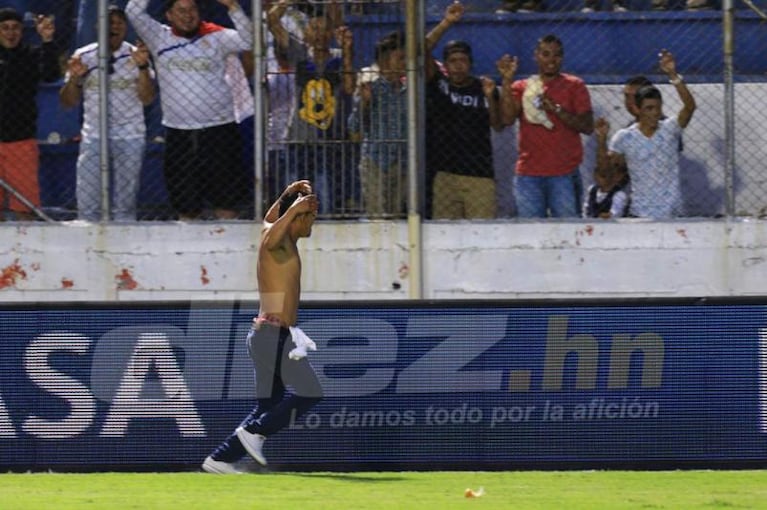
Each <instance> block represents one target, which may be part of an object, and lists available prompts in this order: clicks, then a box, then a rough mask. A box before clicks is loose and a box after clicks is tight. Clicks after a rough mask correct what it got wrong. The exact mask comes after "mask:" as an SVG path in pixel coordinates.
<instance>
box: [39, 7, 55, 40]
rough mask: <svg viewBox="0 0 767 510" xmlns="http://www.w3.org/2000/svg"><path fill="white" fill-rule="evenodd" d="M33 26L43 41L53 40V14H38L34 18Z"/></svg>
mask: <svg viewBox="0 0 767 510" xmlns="http://www.w3.org/2000/svg"><path fill="white" fill-rule="evenodd" d="M35 28H36V29H37V33H38V34H39V35H40V39H42V40H43V42H44V43H47V42H51V41H52V40H53V34H55V33H56V24H55V23H54V22H53V16H45V15H44V14H38V15H37V18H35Z"/></svg>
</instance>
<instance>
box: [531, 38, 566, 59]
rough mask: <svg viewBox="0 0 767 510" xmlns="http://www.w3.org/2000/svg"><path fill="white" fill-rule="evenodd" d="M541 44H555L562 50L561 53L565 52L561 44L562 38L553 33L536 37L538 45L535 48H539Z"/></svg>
mask: <svg viewBox="0 0 767 510" xmlns="http://www.w3.org/2000/svg"><path fill="white" fill-rule="evenodd" d="M541 44H556V45H557V46H559V48H560V49H561V50H562V55H564V54H565V45H564V44H562V39H560V38H559V37H557V36H556V35H554V34H547V35H544V36H543V37H541V38H540V39H538V45H537V46H536V49H537V48H539V47H540V46H541Z"/></svg>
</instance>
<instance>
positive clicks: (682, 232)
mask: <svg viewBox="0 0 767 510" xmlns="http://www.w3.org/2000/svg"><path fill="white" fill-rule="evenodd" d="M676 233H677V234H679V236H680V237H684V238H685V239H687V230H685V229H683V228H678V229H676Z"/></svg>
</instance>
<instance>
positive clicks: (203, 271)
mask: <svg viewBox="0 0 767 510" xmlns="http://www.w3.org/2000/svg"><path fill="white" fill-rule="evenodd" d="M200 281H201V282H202V284H203V285H207V284H209V283H210V278H208V269H207V268H206V267H205V266H200Z"/></svg>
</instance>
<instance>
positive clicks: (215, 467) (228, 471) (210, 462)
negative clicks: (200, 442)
mask: <svg viewBox="0 0 767 510" xmlns="http://www.w3.org/2000/svg"><path fill="white" fill-rule="evenodd" d="M202 470H203V471H206V472H208V473H213V474H214V475H241V474H242V471H240V470H239V469H237V468H236V467H235V466H234V464H229V463H228V462H224V461H221V460H216V459H214V458H213V457H211V456H210V455H208V456H207V457H205V461H204V462H203V463H202Z"/></svg>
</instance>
